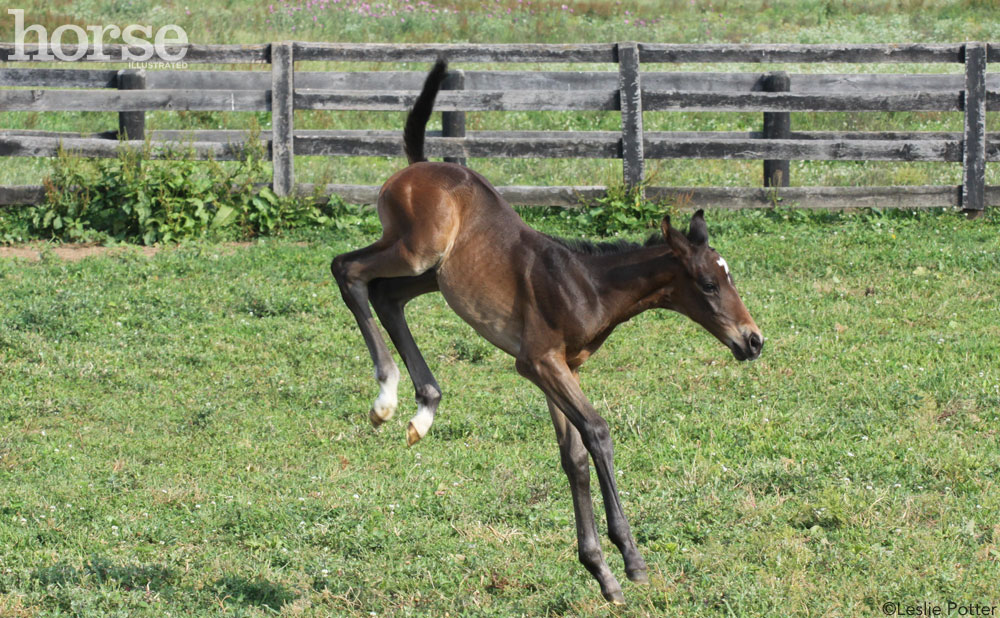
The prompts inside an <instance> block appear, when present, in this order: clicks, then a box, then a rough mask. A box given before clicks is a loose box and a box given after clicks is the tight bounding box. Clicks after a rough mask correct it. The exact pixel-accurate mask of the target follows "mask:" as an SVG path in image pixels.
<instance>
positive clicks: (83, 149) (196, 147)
mask: <svg viewBox="0 0 1000 618" xmlns="http://www.w3.org/2000/svg"><path fill="white" fill-rule="evenodd" d="M120 144H125V146H126V147H129V148H135V149H137V150H142V149H143V146H144V144H145V142H141V141H128V142H119V141H118V140H113V139H99V138H88V137H59V138H55V137H38V136H10V135H7V136H0V157H54V156H56V155H57V154H58V153H59V148H60V147H62V148H63V149H64V150H66V151H68V152H69V153H71V154H73V155H75V156H79V157H97V158H109V157H116V156H118V148H119V145H120ZM242 153H243V147H242V145H241V144H239V143H228V144H225V143H219V142H184V143H176V142H170V143H163V142H154V143H152V144H150V150H149V152H148V156H149V158H152V159H168V158H174V157H178V156H186V157H190V158H194V159H216V160H219V161H232V160H235V159H238V158H240V156H241V155H242Z"/></svg>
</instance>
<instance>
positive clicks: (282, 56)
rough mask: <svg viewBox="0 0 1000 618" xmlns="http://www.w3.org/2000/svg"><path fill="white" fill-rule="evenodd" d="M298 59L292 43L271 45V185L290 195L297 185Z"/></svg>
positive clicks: (281, 194) (276, 193)
mask: <svg viewBox="0 0 1000 618" xmlns="http://www.w3.org/2000/svg"><path fill="white" fill-rule="evenodd" d="M294 67H295V65H294V58H293V57H292V44H291V43H290V42H284V43H273V44H272V45H271V163H272V168H273V175H272V177H271V187H272V189H273V190H274V193H275V195H279V196H284V195H288V194H289V193H290V192H291V191H292V188H293V187H294V185H295V171H294V166H295V156H294V155H295V149H294V141H293V140H294V138H293V133H292V131H293V129H294V112H295V106H294V93H295V84H294V83H293V80H294V78H295V70H294Z"/></svg>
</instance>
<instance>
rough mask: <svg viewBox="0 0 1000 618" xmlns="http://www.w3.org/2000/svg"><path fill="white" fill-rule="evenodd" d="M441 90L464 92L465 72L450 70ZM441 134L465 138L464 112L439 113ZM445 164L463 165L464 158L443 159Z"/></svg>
mask: <svg viewBox="0 0 1000 618" xmlns="http://www.w3.org/2000/svg"><path fill="white" fill-rule="evenodd" d="M441 89H442V90H465V72H464V71H462V70H461V69H458V70H455V69H452V70H450V71H448V74H447V75H446V76H445V78H444V82H443V83H442V84H441ZM441 134H442V135H443V136H444V137H465V112H441ZM444 160H445V162H446V163H457V164H459V165H465V163H466V158H465V157H445V158H444Z"/></svg>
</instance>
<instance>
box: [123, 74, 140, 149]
mask: <svg viewBox="0 0 1000 618" xmlns="http://www.w3.org/2000/svg"><path fill="white" fill-rule="evenodd" d="M117 79H118V81H117V84H118V89H119V90H145V89H146V70H145V69H122V70H121V71H118V76H117ZM118 139H131V140H144V139H146V112H118Z"/></svg>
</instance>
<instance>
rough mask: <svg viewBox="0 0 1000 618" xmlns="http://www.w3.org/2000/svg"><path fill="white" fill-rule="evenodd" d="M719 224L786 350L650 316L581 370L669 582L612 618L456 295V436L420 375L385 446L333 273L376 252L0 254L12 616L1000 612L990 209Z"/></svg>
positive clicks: (500, 364) (306, 238) (999, 286)
mask: <svg viewBox="0 0 1000 618" xmlns="http://www.w3.org/2000/svg"><path fill="white" fill-rule="evenodd" d="M530 219H531V221H532V223H533V224H535V225H536V226H541V227H543V228H544V229H548V230H553V231H557V232H561V233H574V232H576V231H575V230H572V229H571V228H570V227H569V226H568V224H567V223H566V221H565V220H563V219H561V218H558V217H553V216H550V215H546V214H544V213H542V214H537V213H536V214H532V215H531V216H530ZM708 221H709V228H710V230H711V232H712V233H713V238H712V243H713V245H714V246H715V247H716V248H718V249H719V251H720V252H721V253H722V254H723V255H724V256H726V257H727V259H728V260H729V262H730V264H731V265H732V267H733V270H734V275H735V277H736V278H737V283H738V285H739V287H740V289H741V292H742V294H743V297H744V300H745V301H746V303H747V305H748V307H749V309H750V310H751V312H752V313H753V314H754V317H755V318H756V320H757V322H758V323H759V324H760V325H761V327H762V329H763V330H764V333H765V336H766V337H767V345H766V348H765V351H764V355H763V357H762V358H761V359H760V360H758V361H756V362H753V363H749V364H741V363H737V362H736V361H735V360H733V358H732V356H731V354H729V352H728V351H727V350H725V349H724V348H723V347H722V346H720V345H719V344H718V343H717V342H716V341H715V340H714V339H712V338H711V337H710V336H709V335H707V334H706V333H705V332H703V331H701V330H700V329H699V328H698V327H696V326H695V325H694V324H692V323H691V322H689V321H687V320H686V319H684V318H682V317H681V316H678V315H676V314H671V313H665V312H650V313H647V314H643V315H641V316H639V317H638V318H636V319H634V320H633V321H632V322H630V323H627V324H625V325H623V326H622V327H621V328H620V329H619V330H618V331H617V332H616V333H615V334H614V335H613V336H612V337H611V339H610V340H609V341H608V343H607V344H606V345H605V346H604V348H603V349H602V351H601V352H600V353H599V354H598V355H596V356H595V358H593V359H592V360H591V361H590V362H589V363H588V364H587V365H586V366H585V367H584V369H583V372H582V377H583V385H584V388H585V391H586V392H587V393H588V395H589V396H590V398H591V399H592V401H593V402H594V403H595V405H596V407H597V409H598V410H599V411H600V412H601V413H602V414H603V415H604V416H605V417H606V418H607V419H608V421H609V423H610V424H611V427H612V433H613V436H614V439H615V445H616V462H617V465H618V469H619V470H620V471H621V472H620V474H621V476H620V479H619V480H620V489H621V491H622V498H623V501H624V504H625V508H626V512H627V514H628V516H629V518H630V521H631V523H632V527H633V531H634V532H635V535H636V537H637V540H638V542H639V546H640V550H641V551H642V552H643V554H644V556H645V558H646V560H647V561H648V562H649V564H650V569H651V575H652V584H651V585H650V586H649V587H638V586H635V585H628V584H626V587H625V593H626V596H627V597H628V599H629V600H630V604H629V605H628V606H627V607H626V608H622V609H615V608H609V607H607V606H606V605H605V604H604V602H603V601H602V600H601V598H600V595H599V592H598V589H597V586H596V584H595V583H594V582H593V581H592V580H591V579H590V577H589V575H587V573H586V571H585V570H584V569H583V567H582V566H580V565H579V564H578V563H577V561H576V549H575V535H574V531H573V522H572V507H571V504H570V498H569V490H568V487H567V484H566V481H565V478H564V476H563V473H562V471H561V469H560V467H559V463H558V453H557V448H556V445H555V442H554V439H553V438H554V436H553V431H552V428H551V426H550V423H549V420H548V418H547V417H548V415H547V413H546V412H545V407H544V400H543V397H542V395H541V394H540V392H539V391H537V389H536V388H534V387H533V386H531V385H530V384H529V383H528V382H527V381H525V380H523V379H521V378H519V377H518V376H517V375H516V373H515V372H514V370H513V362H512V360H511V359H510V358H508V357H507V356H505V355H504V354H503V353H501V352H499V351H497V350H495V349H493V348H492V347H491V346H489V345H488V344H487V343H485V342H484V341H483V340H481V339H479V338H478V337H477V336H476V335H475V333H474V332H473V331H472V330H471V329H470V328H469V327H468V326H466V325H465V324H464V323H462V322H461V321H460V320H459V319H458V318H457V317H456V316H455V315H454V314H453V313H451V312H450V310H448V309H447V307H446V306H445V305H444V303H443V301H442V300H441V299H440V297H439V296H437V295H434V296H427V297H422V298H420V299H418V300H416V301H414V303H413V304H412V305H411V306H410V307H411V308H410V309H409V316H410V322H411V325H412V328H413V330H414V332H415V335H416V338H417V341H418V343H419V344H420V345H421V347H422V349H423V351H424V354H425V356H426V358H427V359H428V360H429V363H430V365H431V367H432V369H433V370H434V371H435V373H436V375H437V377H438V380H439V382H440V383H441V385H442V387H443V390H444V393H445V398H444V401H443V403H442V407H441V410H440V414H439V416H438V420H437V421H436V422H435V424H434V427H433V428H432V429H431V431H430V433H429V434H428V436H427V437H426V438H425V439H424V440H423V441H422V442H420V443H419V444H418V445H417V446H415V447H413V448H407V447H406V446H405V443H404V437H403V435H404V434H403V428H404V425H405V422H406V420H407V419H408V418H409V416H410V415H411V414H412V413H413V411H414V409H415V406H414V404H413V403H412V401H410V398H409V396H408V393H409V383H408V381H406V380H404V383H403V384H402V385H401V390H400V394H401V401H402V405H401V409H400V411H399V413H398V414H397V417H396V418H395V419H393V420H392V421H390V422H389V423H387V424H386V426H384V427H383V428H382V429H381V430H379V431H375V430H373V429H372V428H371V427H370V425H369V423H368V420H367V410H368V407H369V405H370V403H371V400H372V399H373V398H374V396H375V394H376V392H377V386H376V384H375V382H374V379H373V378H372V369H371V365H370V361H369V360H368V356H367V353H366V352H365V348H364V344H363V343H362V341H361V337H360V335H359V333H358V331H357V328H356V326H355V324H354V322H353V319H352V318H351V316H350V314H349V312H348V311H347V310H346V308H345V307H344V305H343V303H342V302H341V300H340V298H339V294H338V293H337V291H336V287H335V285H333V282H332V279H331V277H330V276H329V271H328V268H327V266H328V263H329V260H330V259H331V258H332V256H333V255H335V254H337V253H340V252H342V251H345V250H348V249H350V248H355V247H358V246H361V245H363V244H365V243H366V242H368V241H369V240H370V239H369V238H363V237H362V236H361V235H360V234H357V233H354V232H347V233H345V232H339V233H335V232H322V233H320V232H315V233H310V234H305V235H302V236H299V237H295V238H288V239H272V240H267V241H260V242H258V243H256V244H254V245H252V246H249V247H243V248H234V247H231V246H226V245H215V244H191V245H182V246H178V247H174V248H168V249H165V250H163V251H162V252H160V253H159V254H157V255H156V256H155V257H152V258H146V257H143V256H141V255H140V254H139V253H138V252H137V251H136V250H132V249H129V248H123V249H121V250H119V251H117V252H116V253H113V254H112V255H108V256H104V257H93V258H88V259H86V260H83V261H81V262H76V263H69V262H63V261H60V260H59V259H57V258H55V257H53V256H51V255H47V256H46V257H45V258H44V259H43V260H42V261H41V262H37V263H28V262H24V261H21V260H9V259H5V260H2V261H0V384H2V385H3V387H2V389H0V487H2V488H3V490H2V492H0V615H2V616H5V617H6V616H55V615H77V616H165V615H168V614H169V615H174V616H177V615H185V616H215V615H227V616H267V615H272V614H274V613H276V612H281V613H282V614H283V615H290V616H329V615H336V616H370V615H372V613H374V614H375V615H379V616H406V615H427V616H444V615H452V616H457V615H468V616H480V615H492V616H513V615H527V616H538V615H595V616H600V615H608V614H609V613H610V614H613V615H622V616H647V615H662V614H664V613H669V614H670V615H698V616H700V615H705V614H718V615H736V616H773V615H799V616H805V615H818V614H822V615H831V616H869V615H880V612H881V610H880V607H881V605H882V603H884V602H888V601H895V602H899V603H902V604H908V603H909V604H917V603H920V602H921V601H927V602H931V603H942V604H943V603H945V602H947V601H949V600H951V601H954V602H957V603H963V604H968V603H981V604H987V605H991V604H992V605H995V604H996V603H997V601H998V600H1000V586H998V584H997V582H998V581H1000V577H998V576H1000V572H998V570H1000V564H998V560H1000V522H998V520H997V517H996V514H997V512H998V509H1000V503H998V497H997V496H998V494H997V491H996V476H997V473H998V471H1000V455H998V450H997V448H996V445H997V442H996V439H997V438H996V430H997V426H998V424H997V423H998V420H1000V419H998V417H997V410H998V408H1000V371H998V369H997V367H998V366H1000V345H998V344H997V341H1000V327H998V323H997V320H996V307H997V303H998V301H1000V298H998V292H997V291H998V290H1000V274H998V271H997V269H996V255H997V254H998V252H1000V240H998V238H1000V235H998V231H1000V228H998V220H997V218H996V216H995V215H992V216H990V217H988V218H987V219H986V220H985V221H984V220H980V221H975V222H969V221H966V220H964V219H962V218H961V217H959V216H957V215H954V214H951V213H937V214H934V213H928V214H920V215H913V214H909V213H898V214H891V215H882V214H880V213H878V212H868V213H860V214H845V215H835V214H808V215H807V214H800V213H796V212H794V211H785V210H783V209H782V210H779V211H777V212H771V213H763V212H744V213H715V212H712V213H709V215H708ZM595 486H596V483H595ZM598 508H599V507H598ZM599 510H600V508H599ZM599 528H600V529H601V530H602V531H603V530H604V521H603V516H601V517H600V518H599ZM605 553H606V555H607V556H608V559H609V563H610V564H611V567H612V569H613V570H614V571H615V572H616V573H617V574H619V576H621V575H622V574H623V569H622V562H621V558H620V556H618V554H617V552H616V551H614V548H613V547H612V546H611V545H610V544H609V543H607V541H606V540H605Z"/></svg>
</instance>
